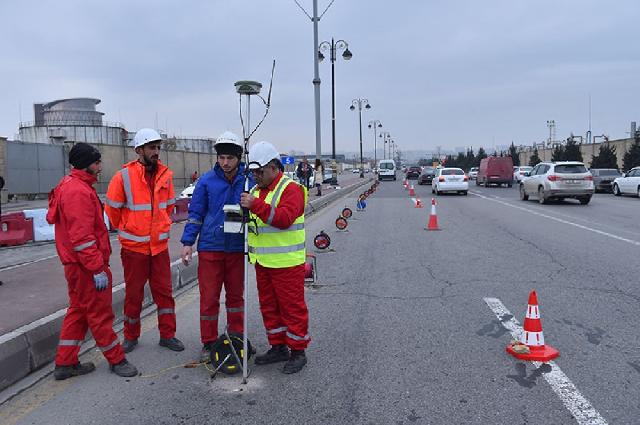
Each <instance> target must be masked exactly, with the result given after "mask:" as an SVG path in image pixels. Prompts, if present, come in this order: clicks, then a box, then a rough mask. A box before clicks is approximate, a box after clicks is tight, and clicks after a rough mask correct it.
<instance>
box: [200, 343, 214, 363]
mask: <svg viewBox="0 0 640 425" xmlns="http://www.w3.org/2000/svg"><path fill="white" fill-rule="evenodd" d="M212 345H213V343H211V342H207V343H206V344H204V345H203V346H202V351H200V363H211V346H212Z"/></svg>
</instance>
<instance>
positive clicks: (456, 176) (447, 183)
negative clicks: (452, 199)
mask: <svg viewBox="0 0 640 425" xmlns="http://www.w3.org/2000/svg"><path fill="white" fill-rule="evenodd" d="M468 191H469V177H467V175H466V174H465V173H464V171H463V170H462V168H446V167H445V168H438V169H437V171H436V175H435V176H434V178H433V182H432V183H431V193H435V194H436V195H439V194H441V193H443V192H457V193H461V194H463V195H466V194H467V192H468Z"/></svg>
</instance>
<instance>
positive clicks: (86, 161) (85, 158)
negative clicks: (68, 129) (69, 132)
mask: <svg viewBox="0 0 640 425" xmlns="http://www.w3.org/2000/svg"><path fill="white" fill-rule="evenodd" d="M101 157H102V155H101V154H100V151H99V150H98V149H96V148H94V147H93V146H91V145H90V144H88V143H82V142H80V143H76V144H75V145H73V147H72V148H71V150H70V151H69V164H71V165H73V168H77V169H79V170H83V169H85V168H87V167H88V166H89V165H91V164H93V163H94V162H96V161H98V160H99V159H100V158H101Z"/></svg>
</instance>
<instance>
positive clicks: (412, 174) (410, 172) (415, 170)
mask: <svg viewBox="0 0 640 425" xmlns="http://www.w3.org/2000/svg"><path fill="white" fill-rule="evenodd" d="M421 172H422V168H420V167H417V166H411V167H409V168H408V169H407V180H410V179H417V178H418V177H420V173H421Z"/></svg>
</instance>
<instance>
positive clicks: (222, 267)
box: [181, 131, 254, 362]
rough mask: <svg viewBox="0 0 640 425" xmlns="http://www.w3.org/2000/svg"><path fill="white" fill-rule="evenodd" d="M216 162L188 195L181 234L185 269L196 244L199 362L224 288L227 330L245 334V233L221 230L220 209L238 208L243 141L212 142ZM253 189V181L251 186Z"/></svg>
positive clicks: (227, 136) (214, 332)
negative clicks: (187, 207) (184, 222)
mask: <svg viewBox="0 0 640 425" xmlns="http://www.w3.org/2000/svg"><path fill="white" fill-rule="evenodd" d="M214 148H215V150H216V154H217V162H216V164H215V166H214V167H213V169H212V170H211V171H209V172H207V173H205V174H204V175H203V176H202V177H201V178H200V180H198V183H197V184H196V187H195V189H194V191H193V196H192V197H191V203H190V204H189V219H188V220H187V224H186V225H185V227H184V231H183V233H182V239H181V242H182V245H183V248H182V262H183V263H184V264H185V265H189V264H190V263H191V260H192V255H193V245H194V244H195V242H196V239H197V240H198V287H199V289H200V340H201V342H202V351H201V353H200V361H202V362H207V361H209V359H210V357H211V348H212V345H213V343H214V342H215V341H216V339H218V320H219V313H220V293H221V291H222V288H223V287H224V290H225V307H226V312H227V329H228V331H229V333H236V334H242V333H243V331H244V298H243V292H244V261H245V259H244V234H243V233H225V232H224V218H225V216H224V212H223V207H224V206H225V205H239V204H240V194H241V193H242V192H243V190H244V184H245V178H246V176H245V164H244V163H243V162H241V161H242V151H243V146H242V142H241V141H239V139H238V136H236V135H235V134H233V133H232V132H230V131H226V132H224V133H223V134H221V135H220V137H218V138H217V139H216V142H215V144H214ZM249 183H250V186H253V184H254V183H253V180H251V181H250V182H249Z"/></svg>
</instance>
